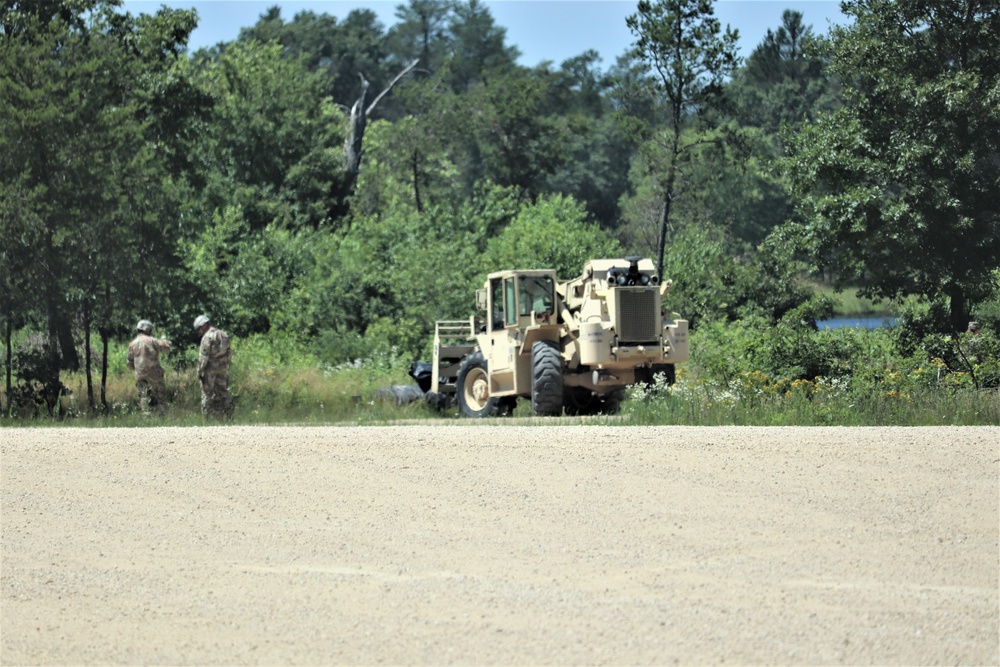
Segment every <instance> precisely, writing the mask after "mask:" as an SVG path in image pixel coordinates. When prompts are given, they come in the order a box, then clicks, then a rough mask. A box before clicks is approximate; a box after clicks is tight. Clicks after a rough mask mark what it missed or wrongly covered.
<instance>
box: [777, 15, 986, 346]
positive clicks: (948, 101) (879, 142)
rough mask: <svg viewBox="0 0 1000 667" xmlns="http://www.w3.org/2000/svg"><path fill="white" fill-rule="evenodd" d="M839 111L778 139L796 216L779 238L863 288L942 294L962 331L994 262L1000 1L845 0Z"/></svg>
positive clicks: (837, 39)
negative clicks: (784, 141) (783, 146)
mask: <svg viewBox="0 0 1000 667" xmlns="http://www.w3.org/2000/svg"><path fill="white" fill-rule="evenodd" d="M843 6H844V9H845V11H846V12H847V14H848V15H849V16H851V17H853V19H854V22H853V23H852V24H851V25H849V26H846V27H839V28H835V29H834V31H833V37H832V39H833V51H832V53H833V62H832V65H831V67H832V69H833V71H834V73H835V74H836V75H837V76H838V77H839V78H840V79H841V80H842V81H843V82H844V84H845V90H844V107H843V108H842V109H840V110H839V111H837V112H835V113H832V114H828V115H825V116H823V117H821V118H820V119H819V120H818V121H817V122H816V123H814V124H810V125H808V126H805V127H803V128H802V130H801V132H799V133H798V134H797V135H794V136H790V137H789V139H788V150H789V158H788V159H787V161H786V162H785V163H784V168H785V172H786V174H787V177H788V178H789V179H790V182H791V184H792V187H793V192H794V194H795V195H796V196H797V197H798V198H799V199H800V210H801V212H802V215H803V217H804V219H805V221H804V223H803V224H801V225H789V226H786V227H785V228H784V229H781V230H780V234H781V236H782V237H783V238H787V239H791V240H794V241H795V242H796V243H797V244H798V246H799V247H800V248H801V249H803V250H804V251H805V252H806V253H807V254H808V255H809V257H811V258H812V260H813V261H814V262H815V263H816V265H817V266H818V267H819V268H831V269H834V270H835V271H836V272H838V273H839V275H840V276H841V278H843V279H844V280H846V281H860V282H861V284H862V285H863V288H862V294H863V295H865V296H869V297H876V298H890V299H893V298H900V297H902V296H904V295H907V294H918V295H921V296H926V297H931V298H934V297H937V296H945V297H948V298H949V300H950V304H951V305H950V308H951V326H952V328H953V329H955V330H957V331H961V330H964V328H965V321H966V319H967V313H968V308H969V303H970V302H975V301H977V300H979V299H981V298H983V297H984V296H985V295H986V294H987V293H988V292H989V284H990V275H991V271H992V270H993V269H994V268H996V267H997V266H1000V211H998V209H1000V206H998V204H997V192H1000V160H998V159H997V156H998V155H1000V55H998V54H1000V6H998V5H997V4H996V3H995V2H992V1H989V2H987V1H982V0H949V1H947V2H928V1H925V0H899V1H896V2H890V1H888V0H852V1H850V2H845V3H843Z"/></svg>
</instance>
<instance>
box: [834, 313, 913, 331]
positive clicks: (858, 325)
mask: <svg viewBox="0 0 1000 667" xmlns="http://www.w3.org/2000/svg"><path fill="white" fill-rule="evenodd" d="M896 319H897V318H895V317H892V316H890V315H872V316H860V317H859V316H853V317H831V318H830V319H828V320H817V321H816V326H817V327H818V328H819V329H879V328H881V327H893V326H896Z"/></svg>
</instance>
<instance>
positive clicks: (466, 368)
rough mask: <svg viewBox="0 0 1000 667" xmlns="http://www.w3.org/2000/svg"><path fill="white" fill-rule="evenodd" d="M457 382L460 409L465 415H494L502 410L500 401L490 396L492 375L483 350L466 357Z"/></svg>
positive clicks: (459, 370)
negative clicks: (487, 367)
mask: <svg viewBox="0 0 1000 667" xmlns="http://www.w3.org/2000/svg"><path fill="white" fill-rule="evenodd" d="M456 384H457V391H456V397H457V399H458V411H459V412H460V413H461V414H462V416H463V417H493V416H495V415H496V414H497V413H498V412H499V411H500V401H499V400H498V399H497V398H496V397H495V396H490V375H489V372H487V369H486V360H485V359H483V353H482V352H476V353H475V354H473V355H470V356H468V357H466V358H465V361H463V362H462V365H461V366H460V367H459V369H458V377H457V378H456Z"/></svg>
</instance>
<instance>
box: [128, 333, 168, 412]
mask: <svg viewBox="0 0 1000 667" xmlns="http://www.w3.org/2000/svg"><path fill="white" fill-rule="evenodd" d="M169 351H170V341H168V340H163V339H160V338H153V337H152V336H150V335H149V334H147V333H144V332H139V334H138V335H137V336H136V337H135V340H133V341H132V342H131V343H129V344H128V354H127V355H126V356H125V363H126V364H127V365H128V367H129V368H130V369H132V370H133V371H135V388H136V390H137V391H138V392H139V407H140V408H141V409H142V411H143V412H145V413H147V414H148V413H149V411H150V407H152V406H155V407H156V410H157V412H159V413H160V414H161V415H164V414H166V413H167V385H166V384H165V383H164V381H163V368H162V367H161V366H160V353H161V352H169Z"/></svg>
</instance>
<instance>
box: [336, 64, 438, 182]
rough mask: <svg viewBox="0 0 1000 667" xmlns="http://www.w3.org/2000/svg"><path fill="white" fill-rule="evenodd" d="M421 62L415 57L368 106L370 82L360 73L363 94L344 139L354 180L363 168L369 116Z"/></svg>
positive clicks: (346, 166)
mask: <svg viewBox="0 0 1000 667" xmlns="http://www.w3.org/2000/svg"><path fill="white" fill-rule="evenodd" d="M419 62H420V58H414V59H413V61H412V62H411V63H410V64H409V65H407V66H406V67H404V68H403V69H402V71H400V72H399V74H397V75H396V76H395V78H393V80H392V81H390V82H389V85H388V86H386V87H385V90H383V91H382V92H381V93H379V94H378V96H377V97H376V98H375V99H374V100H372V103H371V104H369V105H367V106H365V104H366V98H367V97H368V87H369V85H370V84H369V83H368V80H367V79H366V78H365V77H364V75H362V74H359V75H358V76H359V77H360V78H361V94H360V95H359V96H358V99H357V100H356V101H355V102H354V105H353V106H352V107H351V117H350V120H349V121H348V123H349V131H348V133H347V139H346V140H345V141H344V171H345V172H347V174H348V176H349V177H350V178H351V179H352V180H353V179H354V178H356V177H357V175H358V172H359V171H360V170H361V157H362V155H363V154H364V149H363V145H364V139H365V128H366V126H367V125H368V116H370V115H371V113H372V112H373V111H374V110H375V107H376V106H378V103H379V102H380V101H382V98H383V97H385V96H386V95H387V94H388V93H389V91H390V90H392V87H393V86H395V85H396V83H398V82H399V80H400V79H402V78H403V77H404V76H406V75H407V74H408V73H409V72H410V71H411V70H413V68H414V67H416V66H417V63H419Z"/></svg>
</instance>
